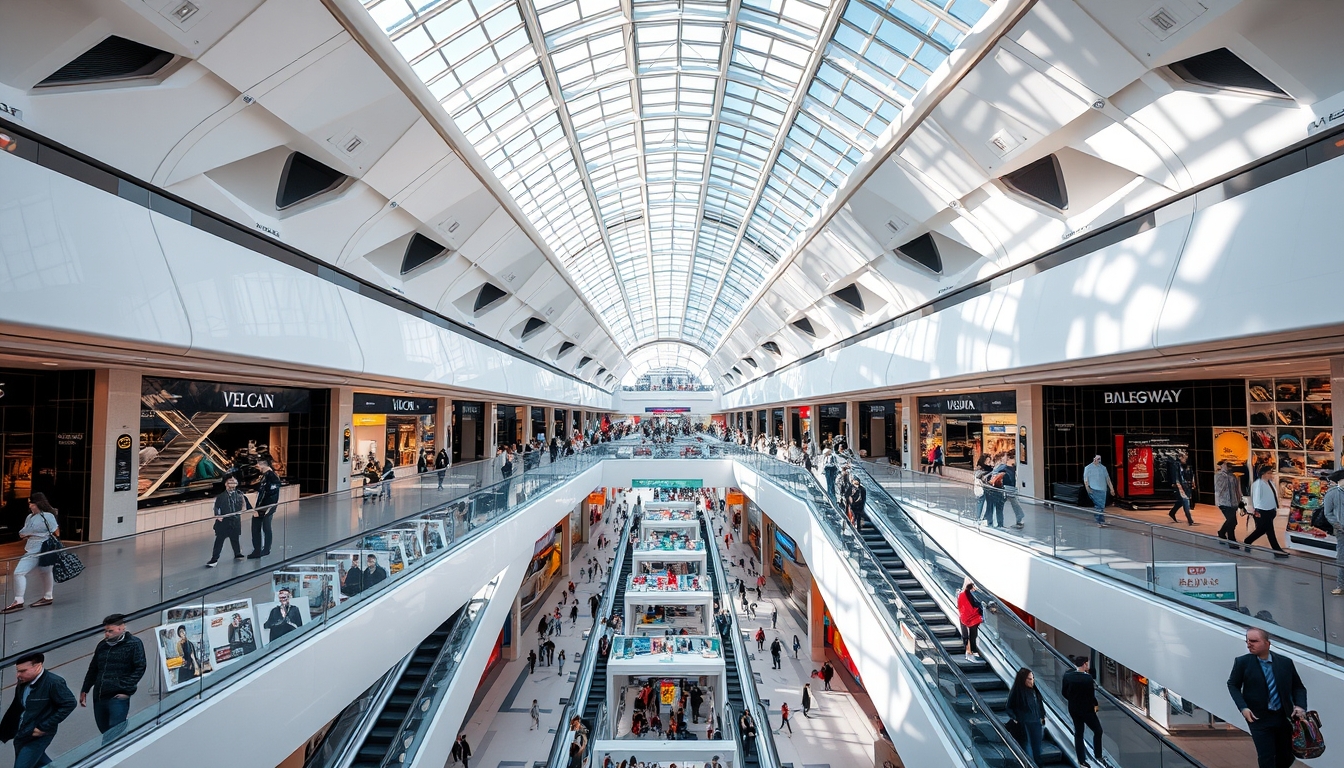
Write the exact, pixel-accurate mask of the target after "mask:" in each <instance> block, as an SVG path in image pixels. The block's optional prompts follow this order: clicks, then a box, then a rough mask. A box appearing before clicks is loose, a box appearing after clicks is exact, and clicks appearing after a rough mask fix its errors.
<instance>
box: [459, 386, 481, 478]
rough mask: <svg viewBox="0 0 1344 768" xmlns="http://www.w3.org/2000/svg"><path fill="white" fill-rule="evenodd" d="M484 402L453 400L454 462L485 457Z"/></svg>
mask: <svg viewBox="0 0 1344 768" xmlns="http://www.w3.org/2000/svg"><path fill="white" fill-rule="evenodd" d="M484 412H485V404H484V403H467V402H461V401H454V402H453V463H454V464H456V463H458V462H461V461H476V460H477V459H481V458H484V454H485V429H484V428H483V425H482V423H481V419H482V415H483V414H484Z"/></svg>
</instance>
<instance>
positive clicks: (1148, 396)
mask: <svg viewBox="0 0 1344 768" xmlns="http://www.w3.org/2000/svg"><path fill="white" fill-rule="evenodd" d="M1184 391H1185V390H1183V389H1131V390H1129V391H1128V392H1107V393H1105V397H1104V400H1105V403H1106V404H1107V405H1148V404H1150V403H1151V404H1162V403H1165V404H1167V405H1176V404H1178V403H1180V402H1181V393H1182V392H1184Z"/></svg>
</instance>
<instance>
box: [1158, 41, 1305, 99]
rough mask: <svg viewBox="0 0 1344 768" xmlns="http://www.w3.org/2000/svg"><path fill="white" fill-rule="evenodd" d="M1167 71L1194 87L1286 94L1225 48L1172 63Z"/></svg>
mask: <svg viewBox="0 0 1344 768" xmlns="http://www.w3.org/2000/svg"><path fill="white" fill-rule="evenodd" d="M1169 69H1171V71H1172V72H1175V73H1176V76H1177V77H1179V78H1181V79H1182V80H1184V81H1186V82H1187V83H1193V84H1194V85H1206V86H1209V87H1211V88H1225V89H1230V90H1236V91H1254V92H1256V93H1268V94H1272V95H1274V96H1287V95H1288V94H1287V93H1285V92H1284V91H1283V89H1282V88H1279V87H1278V86H1277V85H1275V84H1274V83H1272V82H1271V81H1270V79H1269V78H1267V77H1265V76H1264V75H1262V74H1260V73H1259V72H1257V71H1256V69H1255V67H1252V66H1251V65H1250V64H1247V63H1246V62H1245V61H1242V59H1241V57H1239V56H1237V55H1236V54H1235V53H1233V52H1231V51H1229V50H1228V49H1226V48H1215V49H1214V50H1212V51H1208V52H1207V53H1201V54H1199V55H1197V56H1191V57H1190V58H1188V59H1182V60H1181V61H1178V62H1176V63H1175V64H1171V65H1170V66H1169Z"/></svg>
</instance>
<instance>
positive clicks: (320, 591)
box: [271, 565, 344, 619]
mask: <svg viewBox="0 0 1344 768" xmlns="http://www.w3.org/2000/svg"><path fill="white" fill-rule="evenodd" d="M336 571H337V568H336V566H334V565H311V566H308V565H297V566H294V567H292V568H287V569H285V570H283V571H276V572H275V573H273V574H272V575H271V591H272V593H273V594H275V595H276V599H277V600H278V599H280V598H279V595H280V590H282V589H288V590H289V594H290V599H291V600H292V601H293V603H294V604H295V605H298V606H300V607H302V606H304V605H307V606H308V618H312V619H315V618H317V617H318V616H321V615H322V614H323V613H324V612H326V611H328V610H331V609H332V608H335V607H336V604H337V603H338V602H340V600H343V599H344V597H339V598H338V595H339V594H340V593H339V590H338V589H337V587H336Z"/></svg>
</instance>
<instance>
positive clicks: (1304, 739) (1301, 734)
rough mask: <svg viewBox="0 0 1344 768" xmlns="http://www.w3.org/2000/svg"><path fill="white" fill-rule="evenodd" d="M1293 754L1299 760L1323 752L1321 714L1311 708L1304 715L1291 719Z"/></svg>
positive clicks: (1317, 755) (1323, 738) (1318, 755)
mask: <svg viewBox="0 0 1344 768" xmlns="http://www.w3.org/2000/svg"><path fill="white" fill-rule="evenodd" d="M1293 754H1294V755H1296V756H1297V758H1298V759H1299V760H1311V759H1313V758H1317V757H1320V756H1321V755H1323V754H1325V737H1324V736H1322V735H1321V716H1320V715H1318V714H1316V710H1314V709H1313V710H1312V711H1310V712H1308V713H1307V714H1306V716H1305V717H1299V718H1297V719H1295V720H1293Z"/></svg>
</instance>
